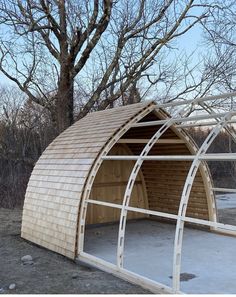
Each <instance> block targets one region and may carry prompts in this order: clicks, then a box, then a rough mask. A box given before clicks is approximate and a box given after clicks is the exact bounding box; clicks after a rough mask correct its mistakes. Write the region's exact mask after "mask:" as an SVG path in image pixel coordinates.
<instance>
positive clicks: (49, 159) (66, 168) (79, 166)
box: [21, 102, 149, 258]
mask: <svg viewBox="0 0 236 297" xmlns="http://www.w3.org/2000/svg"><path fill="white" fill-rule="evenodd" d="M148 104H149V102H147V103H139V104H135V105H132V106H126V107H121V108H119V113H117V109H116V108H115V109H112V110H105V111H100V112H96V113H91V114H88V115H87V116H86V117H85V118H83V119H82V120H80V121H78V122H76V123H75V124H74V125H72V126H71V127H70V128H68V129H67V130H66V131H64V132H63V133H62V134H60V135H59V136H58V137H57V138H56V139H55V140H54V141H53V142H52V143H51V144H50V145H49V146H48V148H47V149H46V150H45V151H44V153H43V155H42V156H41V157H40V159H39V161H38V162H37V163H36V166H35V168H34V170H33V172H32V175H31V178H30V181H29V184H28V187H27V191H26V198H25V203H24V209H23V220H22V233H21V234H22V237H23V238H25V239H27V240H30V241H32V242H35V243H37V244H39V245H42V246H44V247H46V248H48V249H51V250H53V251H55V252H58V253H60V254H63V255H65V256H68V257H70V258H74V253H75V250H74V249H75V242H76V228H77V219H78V211H79V202H80V197H81V193H82V189H83V185H84V183H85V181H86V177H87V175H88V173H89V170H90V168H91V166H92V164H93V161H94V160H95V159H96V156H97V154H99V152H100V151H101V149H102V147H104V145H105V144H106V142H107V141H108V140H109V139H111V137H112V135H113V134H114V133H115V131H117V129H119V128H120V127H121V126H122V125H124V124H125V123H126V122H127V121H128V120H129V119H130V118H132V117H134V116H135V115H136V114H137V113H138V112H139V111H140V110H143V109H145V107H146V106H147V105H148ZM90 138H91V141H90ZM77 181H78V182H77ZM63 226H64V227H63ZM34 231H35V232H34ZM67 239H68V242H67ZM65 242H67V243H66V244H65Z"/></svg>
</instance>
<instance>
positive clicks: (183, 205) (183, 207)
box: [173, 112, 233, 292]
mask: <svg viewBox="0 0 236 297" xmlns="http://www.w3.org/2000/svg"><path fill="white" fill-rule="evenodd" d="M232 115H233V113H232V112H229V113H228V115H227V116H226V117H225V119H224V120H223V121H220V122H219V123H218V124H217V126H216V127H215V128H214V129H213V130H212V131H211V132H210V134H209V135H208V137H207V138H206V139H205V141H204V142H203V144H202V145H201V147H200V148H199V151H198V153H197V154H196V156H195V158H194V160H193V162H192V165H191V167H190V169H189V173H188V175H187V178H186V182H185V185H184V188H183V192H182V196H181V199H180V206H179V212H178V219H177V224H176V233H175V242H174V261H173V290H174V292H178V291H179V290H180V267H181V253H182V242H183V232H184V217H185V216H186V211H187V207H188V201H189V197H190V192H191V189H192V185H193V182H194V179H195V176H196V173H197V170H198V168H199V166H200V164H201V160H200V159H199V156H201V155H204V154H205V153H206V151H207V150H208V148H209V147H210V145H211V144H212V142H213V141H214V139H215V138H216V137H217V135H218V134H219V133H220V131H221V129H222V128H224V127H225V126H226V125H227V124H228V121H229V120H230V119H231V116H232Z"/></svg>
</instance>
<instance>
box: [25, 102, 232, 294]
mask: <svg viewBox="0 0 236 297" xmlns="http://www.w3.org/2000/svg"><path fill="white" fill-rule="evenodd" d="M207 100H211V99H209V98H206V99H200V100H199V99H198V100H196V99H195V100H192V101H190V102H188V106H190V107H191V106H192V105H193V104H203V103H204V102H205V101H207ZM178 105H179V106H181V105H184V108H182V109H181V112H180V115H181V114H183V112H185V111H186V108H185V106H186V103H181V102H178V103H177V104H175V105H174V104H173V105H172V106H178ZM163 107H169V105H168V104H166V105H163ZM208 112H209V114H210V115H208V116H206V115H204V116H202V117H201V116H200V118H199V116H195V117H194V116H193V117H191V118H184V117H181V116H179V115H178V116H177V117H172V118H171V117H169V115H168V114H167V113H166V112H165V111H164V110H163V109H161V108H160V106H157V105H156V104H155V102H144V103H139V104H134V105H129V106H125V107H118V108H114V109H109V110H105V111H99V112H94V113H90V114H88V115H87V116H86V117H85V118H83V119H82V120H80V121H78V122H76V123H75V124H74V125H73V126H71V127H70V128H68V129H67V130H66V131H64V132H63V133H62V134H60V135H59V136H58V137H57V138H56V139H55V140H54V141H53V142H52V143H51V144H50V145H49V146H48V148H47V149H46V150H45V151H44V153H43V154H42V156H41V157H40V159H39V160H38V162H37V164H36V165H35V168H34V170H33V172H32V175H31V178H30V181H29V184H28V187H27V191H26V197H25V203H24V210H23V220H22V232H21V235H22V237H23V238H25V239H27V240H30V241H32V242H34V243H36V244H39V245H41V246H44V247H46V248H48V249H50V250H52V251H55V252H58V253H60V254H62V255H65V256H67V257H69V258H73V259H74V258H79V259H81V260H82V261H85V262H88V263H90V264H93V265H96V266H98V267H100V268H102V269H105V270H107V271H109V272H112V273H114V274H116V275H118V276H120V277H123V278H125V279H128V280H130V281H133V282H138V283H139V284H141V285H143V286H144V287H147V288H149V289H152V290H154V291H155V290H159V289H162V290H163V291H164V292H179V278H180V262H181V248H182V237H183V230H184V223H185V222H187V223H191V224H198V225H203V226H206V227H207V228H211V229H212V230H218V229H220V228H221V229H222V228H223V229H224V230H226V231H227V230H228V231H229V232H235V230H236V228H234V227H233V226H226V225H223V224H220V223H217V216H216V205H215V199H214V189H213V185H212V181H211V176H210V174H209V170H208V167H207V165H206V163H205V161H206V160H219V159H220V160H228V159H234V158H235V156H233V154H231V155H230V156H228V155H225V154H220V155H218V156H216V155H210V154H206V152H207V149H208V147H209V146H210V144H211V143H212V141H213V140H214V138H215V137H216V136H217V134H218V133H219V131H220V130H221V129H222V128H227V129H228V126H227V125H228V124H229V122H230V121H232V120H231V117H232V116H233V115H234V113H232V112H229V113H220V114H217V115H216V114H215V113H212V112H211V110H208ZM199 119H200V120H205V119H213V120H214V123H213V125H215V128H213V129H212V131H211V133H210V134H209V135H208V137H207V139H206V140H205V142H204V143H203V145H202V146H201V148H198V147H197V146H196V145H195V143H194V142H193V140H192V139H191V137H190V136H189V135H188V134H187V133H186V131H185V126H184V125H183V123H184V122H191V121H194V120H199ZM181 123H182V124H181ZM88 205H90V208H89V211H88V210H87V206H88ZM98 206H99V209H98ZM102 206H104V208H101V207H102ZM148 216H151V217H152V218H157V217H158V218H162V219H169V220H174V221H175V222H176V223H177V224H176V237H175V249H174V264H173V288H168V287H166V286H164V285H161V284H159V283H156V282H153V281H151V280H147V279H145V278H142V277H141V276H138V275H135V274H134V273H131V272H129V271H127V270H125V269H124V268H123V254H124V242H125V226H126V220H127V219H133V218H142V217H148ZM112 221H119V222H120V227H119V237H118V244H117V264H116V265H113V264H110V263H107V262H105V261H103V260H100V259H96V257H93V256H91V255H88V254H86V253H85V252H84V250H83V243H84V232H85V224H94V223H96V224H97V223H107V222H112Z"/></svg>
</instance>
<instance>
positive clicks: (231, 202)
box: [216, 193, 236, 209]
mask: <svg viewBox="0 0 236 297" xmlns="http://www.w3.org/2000/svg"><path fill="white" fill-rule="evenodd" d="M216 206H217V208H218V209H225V208H236V193H227V194H220V195H216Z"/></svg>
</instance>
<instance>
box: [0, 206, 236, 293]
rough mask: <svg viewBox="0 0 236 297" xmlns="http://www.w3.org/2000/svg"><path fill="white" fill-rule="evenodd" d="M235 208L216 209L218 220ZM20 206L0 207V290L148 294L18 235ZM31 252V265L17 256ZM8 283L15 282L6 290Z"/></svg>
mask: <svg viewBox="0 0 236 297" xmlns="http://www.w3.org/2000/svg"><path fill="white" fill-rule="evenodd" d="M235 214H236V208H230V209H221V210H219V221H220V222H222V223H229V224H233V225H236V215H235ZM20 226H21V210H19V209H14V210H9V209H3V208H0V294H1V293H4V294H13V293H14V294H38V293H40V294H58V293H61V294H102V293H103V294H149V293H150V292H149V291H146V290H144V289H142V288H140V287H139V286H135V285H132V284H130V283H128V282H125V281H123V280H120V279H118V278H116V277H114V276H112V275H111V274H108V273H105V272H102V271H100V270H97V269H95V268H92V267H88V266H85V265H84V266H83V265H78V264H77V263H75V262H73V261H71V260H69V259H67V258H65V257H63V256H61V255H58V254H56V253H53V252H51V251H49V250H46V249H44V248H41V247H39V246H37V245H35V244H32V243H30V242H28V241H26V240H24V239H22V238H21V237H20ZM24 255H31V256H32V257H33V261H34V264H33V265H23V264H22V261H21V257H22V256H24ZM10 284H16V288H15V289H14V290H9V285H10Z"/></svg>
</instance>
